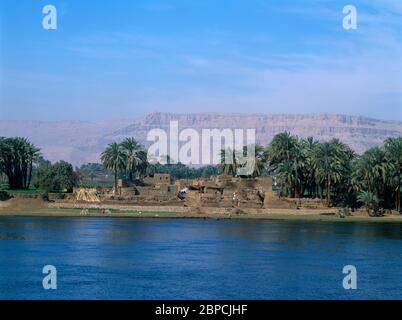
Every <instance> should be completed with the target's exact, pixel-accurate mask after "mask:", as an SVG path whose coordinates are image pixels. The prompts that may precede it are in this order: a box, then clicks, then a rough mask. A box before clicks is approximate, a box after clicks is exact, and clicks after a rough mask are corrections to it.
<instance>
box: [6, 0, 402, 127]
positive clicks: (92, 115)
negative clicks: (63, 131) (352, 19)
mask: <svg viewBox="0 0 402 320" xmlns="http://www.w3.org/2000/svg"><path fill="white" fill-rule="evenodd" d="M46 4H53V5H55V6H56V8H57V13H58V29H57V30H44V29H43V28H42V18H43V16H44V15H43V14H42V8H43V6H44V5H46ZM347 4H353V5H355V6H356V8H357V10H358V29H357V30H344V29H343V28H342V20H343V17H344V15H343V13H342V9H343V7H344V6H345V5H347ZM154 111H158V112H254V113H317V112H329V113H345V114H361V115H366V116H371V117H377V118H384V119H394V120H402V1H400V0H382V1H381V0H365V1H355V0H352V1H339V0H337V1H328V0H316V1H313V0H298V1H288V0H280V1H279V0H277V1H272V0H271V1H269V0H164V1H162V0H135V1H129V0H113V1H111V0H102V1H95V0H85V1H78V0H64V1H63V0H47V1H40V0H19V1H15V0H2V1H1V2H0V119H36V120H103V119H110V118H134V117H137V116H141V115H144V114H146V113H148V112H154Z"/></svg>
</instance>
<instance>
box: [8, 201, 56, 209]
mask: <svg viewBox="0 0 402 320" xmlns="http://www.w3.org/2000/svg"><path fill="white" fill-rule="evenodd" d="M47 207H48V203H47V202H46V201H43V200H42V199H33V198H12V199H9V200H6V201H0V210H1V209H15V210H18V209H42V208H47Z"/></svg>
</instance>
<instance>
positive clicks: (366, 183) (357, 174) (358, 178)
mask: <svg viewBox="0 0 402 320" xmlns="http://www.w3.org/2000/svg"><path fill="white" fill-rule="evenodd" d="M388 167H389V165H388V163H387V161H386V159H385V152H384V151H383V149H382V148H380V147H375V148H372V149H369V150H368V151H366V152H365V153H364V154H363V155H362V156H361V157H360V158H359V159H358V160H357V161H356V162H355V164H354V170H353V174H352V184H353V186H354V188H355V189H356V190H357V191H364V190H367V191H368V192H373V193H374V194H376V195H377V196H378V195H379V193H380V191H381V189H383V186H384V181H385V174H386V172H387V170H388Z"/></svg>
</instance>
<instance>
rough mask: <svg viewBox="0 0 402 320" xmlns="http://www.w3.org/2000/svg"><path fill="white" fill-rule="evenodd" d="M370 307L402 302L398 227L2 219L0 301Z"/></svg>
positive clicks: (401, 249) (401, 232)
mask: <svg viewBox="0 0 402 320" xmlns="http://www.w3.org/2000/svg"><path fill="white" fill-rule="evenodd" d="M45 265H54V266H55V267H56V269H57V289H56V290H45V289H44V288H43V286H42V279H43V277H44V275H43V274H42V268H43V267H44V266H45ZM345 265H353V266H355V267H356V268H357V290H345V289H344V288H343V286H342V280H343V278H344V277H345V275H344V274H342V269H343V267H344V266H345ZM363 298H368V299H377V298H378V299H391V298H392V299H394V298H396V299H402V224H401V223H362V222H359V223H339V222H338V223H336V222H335V223H334V222H332V223H330V222H287V221H255V220H186V219H166V220H162V219H161V220H157V219H129V218H106V217H102V218H88V217H85V218H84V217H82V218H81V217H77V218H50V217H49V218H46V217H43V218H35V217H32V218H28V217H15V218H14V217H4V218H0V299H363Z"/></svg>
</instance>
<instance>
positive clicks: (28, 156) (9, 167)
mask: <svg viewBox="0 0 402 320" xmlns="http://www.w3.org/2000/svg"><path fill="white" fill-rule="evenodd" d="M39 156H40V154H39V149H38V148H36V147H35V146H34V145H33V144H32V143H30V142H29V140H28V139H25V138H2V137H0V173H4V174H5V175H6V176H7V179H8V186H9V189H11V190H15V189H29V187H30V184H31V179H32V171H33V164H34V162H35V161H37V160H38V159H39Z"/></svg>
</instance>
